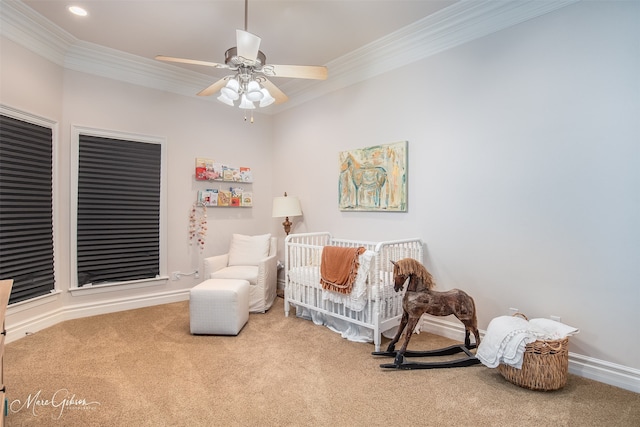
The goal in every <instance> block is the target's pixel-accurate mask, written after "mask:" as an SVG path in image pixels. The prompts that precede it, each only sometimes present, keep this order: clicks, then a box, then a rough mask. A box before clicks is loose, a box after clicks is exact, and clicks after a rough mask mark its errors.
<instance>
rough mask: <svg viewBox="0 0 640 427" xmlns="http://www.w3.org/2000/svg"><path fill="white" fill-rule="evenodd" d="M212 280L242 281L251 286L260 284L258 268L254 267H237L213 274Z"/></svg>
mask: <svg viewBox="0 0 640 427" xmlns="http://www.w3.org/2000/svg"><path fill="white" fill-rule="evenodd" d="M209 278H210V279H242V280H247V281H248V282H249V283H250V284H251V285H254V286H255V285H256V284H257V282H258V267H257V266H253V265H236V266H231V267H227V268H223V269H222V270H218V271H214V272H213V273H211V277H209Z"/></svg>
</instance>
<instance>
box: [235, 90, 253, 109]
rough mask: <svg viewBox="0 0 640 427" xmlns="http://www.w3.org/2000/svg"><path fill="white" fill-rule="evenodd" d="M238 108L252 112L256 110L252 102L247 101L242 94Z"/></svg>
mask: <svg viewBox="0 0 640 427" xmlns="http://www.w3.org/2000/svg"><path fill="white" fill-rule="evenodd" d="M239 107H240V108H242V109H243V110H253V109H255V108H256V106H255V105H254V104H253V102H251V101H249V100H248V99H247V96H246V95H245V94H244V93H243V94H242V98H241V100H240V105H239Z"/></svg>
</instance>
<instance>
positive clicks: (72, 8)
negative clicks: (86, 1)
mask: <svg viewBox="0 0 640 427" xmlns="http://www.w3.org/2000/svg"><path fill="white" fill-rule="evenodd" d="M67 9H68V10H69V12H71V13H73V14H74V15H78V16H87V15H88V13H87V11H86V10H84V9H83V8H81V7H80V6H69V7H68V8H67Z"/></svg>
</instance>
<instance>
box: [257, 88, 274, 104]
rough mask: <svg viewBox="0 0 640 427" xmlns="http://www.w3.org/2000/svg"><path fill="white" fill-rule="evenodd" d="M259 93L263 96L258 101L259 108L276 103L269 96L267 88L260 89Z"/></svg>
mask: <svg viewBox="0 0 640 427" xmlns="http://www.w3.org/2000/svg"><path fill="white" fill-rule="evenodd" d="M260 92H262V94H263V95H264V96H263V98H262V99H261V100H260V106H261V107H266V106H269V105H271V104H273V103H274V102H275V101H276V100H275V98H274V97H273V96H271V94H270V93H269V91H268V90H267V88H262V89H261V90H260Z"/></svg>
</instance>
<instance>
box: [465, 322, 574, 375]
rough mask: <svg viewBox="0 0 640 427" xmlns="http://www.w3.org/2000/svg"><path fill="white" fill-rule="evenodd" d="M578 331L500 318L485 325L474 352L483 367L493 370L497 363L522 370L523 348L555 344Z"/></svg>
mask: <svg viewBox="0 0 640 427" xmlns="http://www.w3.org/2000/svg"><path fill="white" fill-rule="evenodd" d="M578 332H580V331H579V329H577V328H574V327H572V326H569V325H565V324H564V323H560V322H556V321H555V320H550V319H531V320H529V321H527V320H526V319H523V318H522V317H514V316H500V317H496V318H495V319H493V320H492V321H491V322H489V326H488V327H487V333H486V334H485V335H484V338H483V339H482V342H480V345H479V346H478V350H477V351H476V357H477V358H478V359H479V360H480V362H482V364H483V365H485V366H487V367H489V368H495V367H497V366H498V365H500V364H501V363H504V364H505V365H509V366H513V367H514V368H517V369H521V368H522V359H523V356H524V351H525V347H526V345H527V344H529V343H532V342H534V341H536V340H539V339H540V340H557V339H561V338H565V337H568V336H570V335H574V334H577V333H578Z"/></svg>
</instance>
